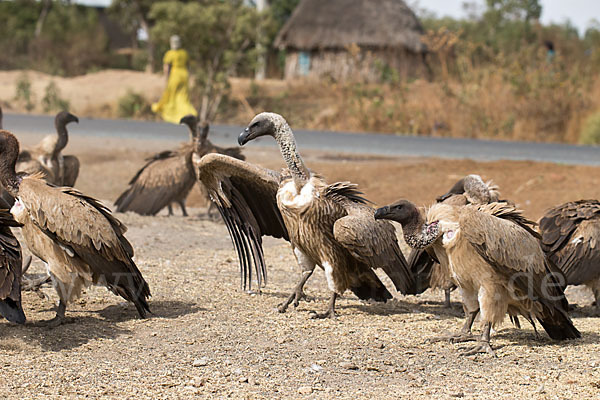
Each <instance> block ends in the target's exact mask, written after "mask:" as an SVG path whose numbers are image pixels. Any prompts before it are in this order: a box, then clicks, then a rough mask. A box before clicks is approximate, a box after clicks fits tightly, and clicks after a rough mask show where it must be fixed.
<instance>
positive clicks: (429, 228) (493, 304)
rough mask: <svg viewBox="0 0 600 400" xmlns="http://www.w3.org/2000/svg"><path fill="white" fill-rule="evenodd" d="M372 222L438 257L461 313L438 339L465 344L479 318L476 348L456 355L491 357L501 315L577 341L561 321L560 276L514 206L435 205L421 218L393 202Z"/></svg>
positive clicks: (529, 223)
mask: <svg viewBox="0 0 600 400" xmlns="http://www.w3.org/2000/svg"><path fill="white" fill-rule="evenodd" d="M375 218H385V219H391V220H394V221H397V222H400V223H401V224H402V228H403V232H404V237H405V239H406V242H407V243H408V244H409V245H410V246H411V247H414V248H425V247H428V246H432V247H433V248H434V250H435V253H436V255H438V254H439V255H440V257H438V258H441V257H445V258H447V260H448V265H449V266H450V270H451V272H452V275H453V277H454V281H455V282H456V284H457V285H458V287H459V289H460V291H461V294H462V298H463V305H464V307H465V310H466V314H467V315H466V321H465V324H464V326H463V329H462V330H461V332H460V333H459V334H456V335H451V336H449V337H446V338H450V339H452V340H453V341H467V340H472V336H471V335H470V333H471V326H472V324H473V321H474V320H475V317H476V316H477V314H478V313H479V312H481V320H482V321H483V323H484V330H483V332H482V334H481V337H480V338H479V341H478V344H477V345H475V346H473V347H472V348H470V349H468V350H467V351H466V352H465V353H464V354H474V353H477V352H489V353H492V354H494V351H493V350H492V348H491V346H490V332H491V329H492V327H494V326H497V325H499V324H500V323H501V322H502V321H503V320H504V317H505V315H506V314H507V313H508V314H509V315H510V316H511V319H513V322H516V323H517V324H518V319H516V318H517V317H518V316H519V315H522V316H524V317H525V318H526V319H527V320H528V321H530V322H531V323H532V324H533V325H534V327H535V322H534V321H535V320H536V319H537V320H538V321H539V322H540V324H541V325H542V326H543V327H544V329H545V330H546V332H547V333H548V335H549V336H550V337H551V338H552V339H557V340H563V339H574V338H578V337H580V336H581V334H580V333H579V331H578V330H577V329H576V328H575V327H574V326H573V323H572V322H571V319H570V318H569V316H568V315H567V309H568V303H567V300H566V298H565V296H564V292H563V290H562V288H561V286H560V280H561V279H562V274H561V272H560V271H559V270H558V269H557V268H556V266H555V265H553V264H552V262H551V261H550V260H549V259H548V258H547V257H546V256H545V254H544V252H543V251H542V248H541V245H540V242H539V235H538V233H537V232H535V231H534V230H533V229H532V226H534V225H535V223H534V222H532V221H529V220H527V219H526V218H524V217H523V216H522V214H521V212H520V210H517V209H516V208H515V207H514V206H512V205H510V204H508V203H490V204H485V205H465V206H460V207H457V206H451V205H448V204H443V203H439V204H435V205H433V206H432V207H431V208H430V209H429V210H428V211H427V217H426V219H424V218H423V216H422V215H421V214H420V212H419V210H418V209H417V208H416V207H415V206H414V205H413V204H412V203H410V202H408V201H406V200H400V201H398V202H396V203H394V204H392V205H390V206H385V207H382V208H380V209H378V210H377V213H376V214H375ZM442 253H444V254H442Z"/></svg>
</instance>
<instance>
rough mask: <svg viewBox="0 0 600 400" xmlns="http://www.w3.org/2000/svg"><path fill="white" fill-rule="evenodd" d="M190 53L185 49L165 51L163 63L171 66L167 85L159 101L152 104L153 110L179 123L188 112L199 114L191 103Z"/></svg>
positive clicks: (163, 117) (164, 117)
mask: <svg viewBox="0 0 600 400" xmlns="http://www.w3.org/2000/svg"><path fill="white" fill-rule="evenodd" d="M188 59H189V56H188V53H187V51H185V50H183V49H178V50H169V51H167V52H166V53H165V56H164V58H163V64H169V65H170V66H171V68H170V72H169V79H168V81H167V87H166V89H165V91H164V92H163V94H162V96H161V98H160V100H159V101H158V103H154V104H152V111H153V112H155V113H157V114H160V116H161V117H162V119H164V120H165V121H167V122H172V123H174V124H178V123H179V120H180V119H181V118H182V117H185V116H186V115H188V114H193V115H198V113H197V112H196V109H195V108H194V106H192V104H191V103H190V96H189V92H188V78H189V74H188V70H187V63H188Z"/></svg>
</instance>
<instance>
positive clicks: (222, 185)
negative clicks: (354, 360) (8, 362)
mask: <svg viewBox="0 0 600 400" xmlns="http://www.w3.org/2000/svg"><path fill="white" fill-rule="evenodd" d="M260 136H272V137H273V138H274V139H275V140H276V141H277V143H278V144H279V149H280V151H281V154H282V156H283V159H284V161H285V163H286V165H287V168H286V169H284V170H283V172H282V173H281V174H280V173H277V172H274V171H271V170H268V169H265V168H262V167H259V166H257V165H253V164H249V163H247V162H244V161H240V160H236V159H234V158H231V157H227V156H224V155H219V154H209V155H206V156H204V157H203V158H202V159H201V160H200V161H199V163H198V176H199V179H200V181H201V182H202V183H203V184H204V185H205V186H206V188H207V189H208V191H209V193H210V196H211V198H212V199H213V201H214V202H215V203H216V205H217V207H218V209H219V211H220V212H221V215H222V216H223V219H224V220H225V223H226V225H227V227H228V229H229V232H230V235H231V238H232V241H233V243H234V245H235V248H236V250H237V252H238V256H239V259H240V267H241V274H242V281H243V284H244V287H246V284H247V283H250V282H251V280H252V277H251V271H252V267H251V265H252V264H254V267H255V269H256V274H257V280H258V284H259V287H260V285H261V283H262V280H263V278H266V268H265V262H264V258H263V251H262V239H261V238H262V236H263V235H269V236H274V237H277V238H284V239H286V240H288V241H290V243H291V245H292V248H293V252H294V254H295V256H296V259H297V261H298V264H299V265H300V267H301V268H302V277H301V279H300V282H299V283H298V285H297V286H296V288H295V290H294V292H293V293H292V294H291V295H290V297H289V298H288V299H287V301H286V302H284V303H282V304H281V305H280V306H279V311H280V312H284V311H285V310H286V308H287V306H288V305H289V304H291V303H292V302H294V304H295V305H296V304H297V303H298V301H299V300H300V299H301V298H302V297H303V290H302V289H303V286H304V284H305V283H306V281H307V280H308V278H309V277H310V275H311V274H312V272H313V271H314V268H315V266H316V265H319V266H320V267H321V268H323V269H324V270H325V276H326V278H327V284H328V287H329V289H330V290H331V292H332V295H331V299H330V302H329V308H328V310H327V312H325V313H324V314H314V316H315V317H320V318H325V317H332V318H333V317H335V301H336V298H337V297H338V296H339V295H341V294H342V293H344V292H345V291H346V290H347V289H350V290H351V291H352V292H354V294H356V296H358V297H359V298H360V299H363V300H368V299H373V300H376V301H386V300H388V299H391V298H392V295H391V293H390V292H389V291H388V290H387V288H386V287H385V286H384V285H383V283H382V282H381V281H380V280H379V278H378V277H377V275H376V274H375V272H374V271H373V269H374V268H382V269H383V271H384V272H385V273H386V274H387V275H388V276H389V277H390V278H391V280H392V281H393V283H394V285H395V286H396V289H397V290H399V291H401V292H402V293H405V292H406V290H407V288H408V287H409V286H410V285H411V284H412V277H411V276H410V273H409V271H408V267H407V264H406V260H405V259H404V256H403V255H402V252H401V251H400V247H399V245H398V242H397V238H396V234H395V229H394V227H393V225H392V224H390V223H388V222H383V221H375V220H374V219H373V214H374V212H375V210H374V209H373V208H372V207H370V206H369V205H367V200H365V199H364V198H363V197H362V193H361V192H359V191H358V189H357V187H356V185H355V184H352V183H349V182H337V183H333V184H327V182H326V181H325V180H324V179H323V178H322V177H321V176H319V175H317V174H315V173H312V172H310V171H309V170H308V168H307V167H306V165H305V164H304V162H303V161H302V158H301V157H300V155H299V154H298V152H297V150H296V141H295V139H294V135H293V133H292V130H291V129H290V127H289V125H288V124H287V122H286V121H285V119H284V118H283V117H282V116H280V115H278V114H274V113H261V114H258V115H257V116H255V117H254V119H253V120H252V121H251V123H250V125H249V126H248V127H247V128H246V129H245V130H244V132H242V133H241V134H240V136H239V138H238V142H239V144H240V146H241V145H244V144H246V143H247V142H249V141H251V140H254V139H256V138H258V137H260Z"/></svg>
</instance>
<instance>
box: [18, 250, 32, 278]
mask: <svg viewBox="0 0 600 400" xmlns="http://www.w3.org/2000/svg"><path fill="white" fill-rule="evenodd" d="M32 260H33V257H32V256H31V254H30V255H28V256H27V258H25V260H24V261H23V268H22V269H21V276H23V275H25V272H27V270H28V269H29V267H30V266H31V261H32Z"/></svg>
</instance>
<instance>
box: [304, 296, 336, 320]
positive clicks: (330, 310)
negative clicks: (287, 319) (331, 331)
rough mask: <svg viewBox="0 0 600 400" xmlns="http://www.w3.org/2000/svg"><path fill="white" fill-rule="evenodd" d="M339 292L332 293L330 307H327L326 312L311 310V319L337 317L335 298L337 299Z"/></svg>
mask: <svg viewBox="0 0 600 400" xmlns="http://www.w3.org/2000/svg"><path fill="white" fill-rule="evenodd" d="M337 296H338V295H337V293H335V292H333V294H332V295H331V298H330V299H329V308H328V309H327V311H326V312H324V313H322V314H321V313H316V312H314V311H313V312H311V313H310V318H311V319H325V318H331V319H335V318H337V314H336V313H335V299H337Z"/></svg>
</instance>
